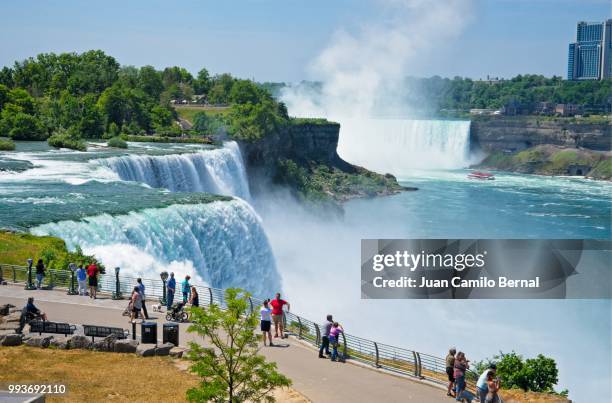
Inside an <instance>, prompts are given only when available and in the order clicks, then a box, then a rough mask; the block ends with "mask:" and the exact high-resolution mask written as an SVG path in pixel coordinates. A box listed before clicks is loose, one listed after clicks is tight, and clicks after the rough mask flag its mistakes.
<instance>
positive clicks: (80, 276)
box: [76, 264, 87, 295]
mask: <svg viewBox="0 0 612 403" xmlns="http://www.w3.org/2000/svg"><path fill="white" fill-rule="evenodd" d="M76 276H77V283H78V284H79V295H87V271H85V269H84V268H83V265H82V264H80V265H79V268H78V269H77V271H76Z"/></svg>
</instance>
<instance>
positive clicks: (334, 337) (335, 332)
mask: <svg viewBox="0 0 612 403" xmlns="http://www.w3.org/2000/svg"><path fill="white" fill-rule="evenodd" d="M343 332H344V329H343V328H342V326H340V325H339V324H338V322H334V323H333V325H332V327H331V329H330V330H329V343H330V344H331V346H332V356H331V360H332V361H336V360H337V359H338V343H339V336H340V333H343Z"/></svg>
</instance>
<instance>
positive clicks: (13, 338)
mask: <svg viewBox="0 0 612 403" xmlns="http://www.w3.org/2000/svg"><path fill="white" fill-rule="evenodd" d="M0 340H1V341H0V345H1V346H5V347H12V346H20V345H21V344H22V343H23V335H21V334H16V333H12V334H6V335H3V336H0Z"/></svg>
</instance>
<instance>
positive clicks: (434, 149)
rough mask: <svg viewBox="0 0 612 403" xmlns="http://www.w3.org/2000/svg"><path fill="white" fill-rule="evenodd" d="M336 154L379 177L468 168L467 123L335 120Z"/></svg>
mask: <svg viewBox="0 0 612 403" xmlns="http://www.w3.org/2000/svg"><path fill="white" fill-rule="evenodd" d="M333 120H337V121H339V122H340V124H341V128H340V139H339V142H338V154H340V156H341V157H342V158H343V159H345V160H346V161H348V162H350V163H352V164H355V165H359V166H362V167H364V168H368V169H371V170H374V171H377V172H380V173H391V174H394V175H396V176H400V177H401V176H404V175H409V174H410V173H411V172H413V171H415V170H429V169H457V168H465V167H467V166H468V165H470V163H471V162H470V122H469V121H453V120H416V119H414V120H413V119H376V118H348V119H343V118H337V119H333Z"/></svg>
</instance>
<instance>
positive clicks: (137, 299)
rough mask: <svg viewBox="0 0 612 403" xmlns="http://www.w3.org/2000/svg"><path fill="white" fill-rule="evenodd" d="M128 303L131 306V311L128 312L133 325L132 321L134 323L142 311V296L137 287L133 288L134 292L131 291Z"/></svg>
mask: <svg viewBox="0 0 612 403" xmlns="http://www.w3.org/2000/svg"><path fill="white" fill-rule="evenodd" d="M130 303H131V305H132V311H131V312H130V322H132V323H133V322H134V321H136V318H138V316H139V314H140V311H141V310H142V295H141V294H140V289H139V288H138V286H135V287H134V290H133V291H132V296H131V297H130ZM143 317H144V316H143Z"/></svg>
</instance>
